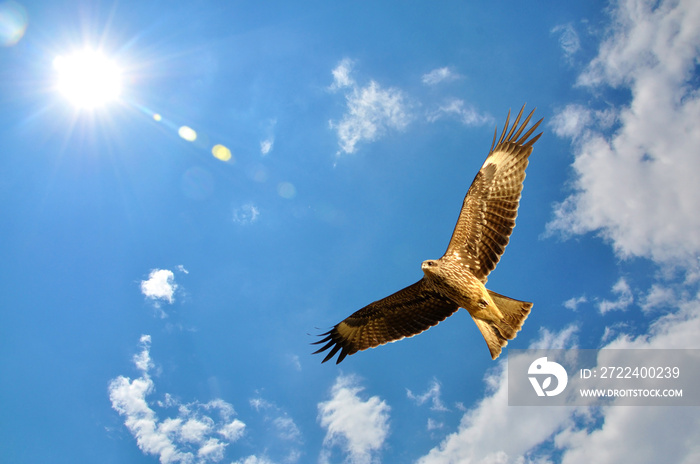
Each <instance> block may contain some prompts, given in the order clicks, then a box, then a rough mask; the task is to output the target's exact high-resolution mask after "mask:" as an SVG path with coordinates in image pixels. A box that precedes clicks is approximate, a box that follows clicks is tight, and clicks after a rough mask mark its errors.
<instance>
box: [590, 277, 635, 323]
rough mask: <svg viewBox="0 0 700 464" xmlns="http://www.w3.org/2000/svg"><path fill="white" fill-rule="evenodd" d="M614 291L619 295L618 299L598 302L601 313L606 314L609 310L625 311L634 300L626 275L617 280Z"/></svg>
mask: <svg viewBox="0 0 700 464" xmlns="http://www.w3.org/2000/svg"><path fill="white" fill-rule="evenodd" d="M612 291H613V293H615V294H616V295H617V300H613V301H611V300H603V301H601V302H600V303H598V310H599V311H600V313H601V314H605V313H607V312H608V311H624V310H626V309H627V308H628V307H629V305H631V304H632V303H633V302H634V296H633V295H632V289H631V288H630V286H629V284H628V283H627V280H625V278H624V277H620V279H619V280H618V281H617V282H615V285H613V288H612Z"/></svg>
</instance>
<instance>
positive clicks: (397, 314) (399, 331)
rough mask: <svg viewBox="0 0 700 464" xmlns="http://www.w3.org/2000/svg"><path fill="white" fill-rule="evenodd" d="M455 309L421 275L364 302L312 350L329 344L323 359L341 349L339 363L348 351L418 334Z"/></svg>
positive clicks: (323, 349) (324, 348)
mask: <svg viewBox="0 0 700 464" xmlns="http://www.w3.org/2000/svg"><path fill="white" fill-rule="evenodd" d="M458 309H459V307H458V306H457V305H456V304H455V303H453V302H452V301H450V300H448V299H446V298H444V297H442V296H441V295H440V294H439V293H437V292H435V291H432V290H429V289H428V288H426V286H425V285H424V280H423V279H421V280H419V281H418V282H416V283H415V284H413V285H410V286H408V287H406V288H404V289H403V290H399V291H398V292H396V293H394V294H393V295H389V296H388V297H386V298H383V299H381V300H378V301H375V302H374V303H371V304H369V305H367V306H365V307H364V308H362V309H360V310H358V311H356V312H355V313H353V314H352V315H351V316H349V317H348V318H346V319H345V320H344V321H342V322H340V323H339V324H337V325H336V326H335V327H333V328H332V329H331V330H330V331H328V332H326V333H324V334H322V335H321V336H322V337H323V336H324V335H325V338H323V339H322V340H319V341H317V342H314V343H313V344H314V345H318V344H321V343H326V344H325V345H324V346H323V348H321V349H320V350H318V351H316V352H314V354H316V353H320V352H322V351H325V350H327V349H329V348H330V352H329V353H328V354H327V355H326V357H325V359H324V360H323V362H326V361H328V360H329V359H331V358H332V357H333V356H334V355H335V354H336V353H337V352H338V351H340V354H339V355H338V360H337V361H336V364H338V363H340V362H341V361H342V360H343V359H345V356H347V355H349V354H353V353H356V352H358V351H361V350H366V349H367V348H373V347H375V346H379V345H383V344H385V343H388V342H393V341H396V340H401V339H402V338H405V337H412V336H413V335H417V334H419V333H421V332H423V331H424V330H427V329H429V328H430V327H432V326H434V325H435V324H437V323H438V322H440V321H443V320H445V318H446V317H448V316H451V315H452V314H454V312H455V311H457V310H458Z"/></svg>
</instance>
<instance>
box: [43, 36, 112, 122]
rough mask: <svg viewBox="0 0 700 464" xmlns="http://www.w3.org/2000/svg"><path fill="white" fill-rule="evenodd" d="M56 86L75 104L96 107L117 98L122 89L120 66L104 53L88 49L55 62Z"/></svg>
mask: <svg viewBox="0 0 700 464" xmlns="http://www.w3.org/2000/svg"><path fill="white" fill-rule="evenodd" d="M53 65H54V68H55V69H56V73H57V79H58V80H57V84H56V88H57V90H58V91H59V92H60V93H61V94H62V95H63V96H64V97H65V98H66V99H67V100H68V101H69V102H70V103H71V104H73V105H74V106H76V107H78V108H82V109H94V108H97V107H100V106H104V105H105V104H107V103H110V102H113V101H116V100H117V99H118V98H119V95H120V94H121V90H122V82H121V81H122V79H121V74H122V73H121V70H120V69H119V67H118V66H117V65H116V63H115V62H114V61H112V60H110V59H108V58H107V57H105V56H104V55H103V54H102V53H99V52H97V51H94V50H90V49H85V50H81V51H78V52H75V53H73V54H71V55H67V56H58V57H56V59H55V60H54V62H53Z"/></svg>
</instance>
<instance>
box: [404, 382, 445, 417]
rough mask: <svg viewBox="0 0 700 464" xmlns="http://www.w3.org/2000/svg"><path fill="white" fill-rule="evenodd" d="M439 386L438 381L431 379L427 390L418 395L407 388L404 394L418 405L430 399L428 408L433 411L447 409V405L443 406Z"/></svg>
mask: <svg viewBox="0 0 700 464" xmlns="http://www.w3.org/2000/svg"><path fill="white" fill-rule="evenodd" d="M440 388H441V385H440V382H438V381H437V380H436V379H433V380H432V382H430V387H428V391H426V392H425V393H423V394H420V395H418V394H414V393H413V392H412V391H411V390H409V389H408V388H407V389H406V396H408V398H410V399H412V400H413V401H415V402H416V403H417V404H418V405H419V406H422V405H423V404H425V403H426V402H428V401H430V409H431V410H433V411H449V409H447V407H445V405H444V404H443V403H442V399H441V398H440Z"/></svg>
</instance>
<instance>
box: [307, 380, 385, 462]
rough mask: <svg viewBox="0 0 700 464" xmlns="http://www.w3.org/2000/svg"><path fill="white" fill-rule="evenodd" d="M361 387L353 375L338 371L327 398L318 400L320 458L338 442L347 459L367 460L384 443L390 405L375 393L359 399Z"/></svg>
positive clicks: (322, 458) (325, 460)
mask: <svg viewBox="0 0 700 464" xmlns="http://www.w3.org/2000/svg"><path fill="white" fill-rule="evenodd" d="M362 390H363V387H361V386H359V382H358V380H357V379H356V378H355V377H353V376H343V375H340V376H338V378H337V379H336V381H335V384H334V385H333V388H332V389H331V399H329V400H328V401H324V402H321V403H319V404H318V411H319V416H318V417H319V421H320V423H321V426H322V427H324V428H325V429H326V436H325V438H324V439H323V450H322V451H321V456H320V459H319V460H320V461H321V462H327V461H328V460H329V458H330V455H331V451H332V448H333V447H335V446H339V447H341V448H342V449H343V451H344V452H345V453H346V455H347V462H350V463H352V464H367V463H370V462H373V461H374V460H375V457H376V454H377V453H378V452H379V450H380V449H381V448H382V446H383V445H384V442H385V440H386V438H387V436H388V435H389V411H390V409H391V408H389V406H388V405H387V404H386V402H385V401H383V400H381V399H379V397H377V396H372V397H370V398H368V399H366V400H363V399H362V398H361V397H360V393H361V392H362Z"/></svg>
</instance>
